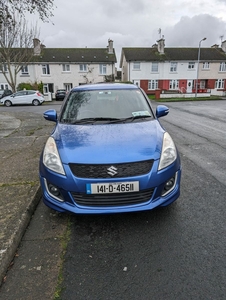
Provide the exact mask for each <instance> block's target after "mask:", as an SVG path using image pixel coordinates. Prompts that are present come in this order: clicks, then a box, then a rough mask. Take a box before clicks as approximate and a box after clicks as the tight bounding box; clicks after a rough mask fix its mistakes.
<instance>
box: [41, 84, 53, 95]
mask: <svg viewBox="0 0 226 300" xmlns="http://www.w3.org/2000/svg"><path fill="white" fill-rule="evenodd" d="M43 93H44V94H48V93H53V83H45V84H43Z"/></svg>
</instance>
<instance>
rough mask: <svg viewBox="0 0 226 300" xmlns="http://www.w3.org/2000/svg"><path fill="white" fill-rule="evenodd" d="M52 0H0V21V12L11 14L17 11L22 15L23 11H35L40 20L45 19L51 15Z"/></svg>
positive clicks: (0, 15)
mask: <svg viewBox="0 0 226 300" xmlns="http://www.w3.org/2000/svg"><path fill="white" fill-rule="evenodd" d="M53 6H54V0H0V22H1V18H2V13H3V14H4V12H7V13H8V14H9V15H13V14H14V13H15V11H17V12H18V13H19V14H20V15H23V16H24V13H25V12H29V13H31V14H34V13H35V12H37V13H38V14H39V17H40V19H41V20H42V21H47V20H48V19H49V18H50V17H52V16H53V13H52V9H53Z"/></svg>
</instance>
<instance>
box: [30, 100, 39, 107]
mask: <svg viewBox="0 0 226 300" xmlns="http://www.w3.org/2000/svg"><path fill="white" fill-rule="evenodd" d="M32 104H33V105H34V106H38V105H40V102H39V101H38V100H37V99H34V100H33V101H32Z"/></svg>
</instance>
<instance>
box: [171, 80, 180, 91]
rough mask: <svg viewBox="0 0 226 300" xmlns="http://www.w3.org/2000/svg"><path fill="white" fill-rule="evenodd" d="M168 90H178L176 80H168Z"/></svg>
mask: <svg viewBox="0 0 226 300" xmlns="http://www.w3.org/2000/svg"><path fill="white" fill-rule="evenodd" d="M169 88H170V90H178V88H179V81H178V80H170V87H169Z"/></svg>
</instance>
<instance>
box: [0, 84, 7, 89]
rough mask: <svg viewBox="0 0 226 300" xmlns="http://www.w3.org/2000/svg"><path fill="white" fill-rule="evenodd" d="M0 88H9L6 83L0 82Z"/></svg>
mask: <svg viewBox="0 0 226 300" xmlns="http://www.w3.org/2000/svg"><path fill="white" fill-rule="evenodd" d="M0 89H1V90H8V89H9V86H8V84H7V83H0Z"/></svg>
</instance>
